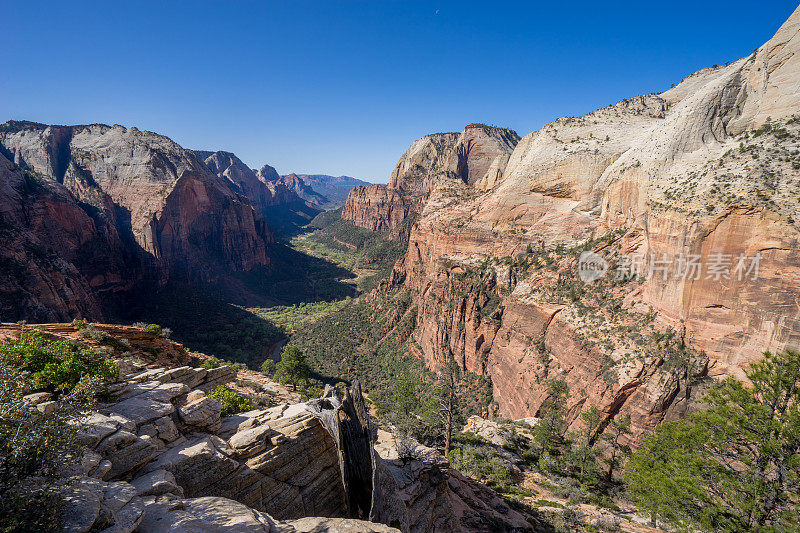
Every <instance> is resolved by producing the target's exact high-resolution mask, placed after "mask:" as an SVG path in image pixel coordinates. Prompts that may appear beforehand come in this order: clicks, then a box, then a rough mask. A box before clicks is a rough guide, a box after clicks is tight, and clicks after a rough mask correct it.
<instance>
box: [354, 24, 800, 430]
mask: <svg viewBox="0 0 800 533" xmlns="http://www.w3.org/2000/svg"><path fill="white" fill-rule="evenodd" d="M798 30H800V11H796V12H795V13H794V14H793V15H792V17H791V18H790V19H789V20H788V21H787V22H786V24H784V26H783V27H781V29H780V30H779V31H778V32H777V34H776V35H775V37H774V38H773V39H771V40H770V41H769V42H768V43H766V44H765V45H764V46H762V47H761V48H759V49H758V50H757V51H756V52H755V53H754V54H753V55H751V56H749V57H746V58H743V59H740V60H738V61H735V62H732V63H729V64H727V65H723V66H719V67H714V68H708V69H704V70H701V71H699V72H697V73H696V74H693V75H692V76H689V77H688V78H686V79H685V80H683V81H682V82H681V83H680V84H678V85H677V86H675V87H674V88H672V89H670V90H669V91H666V92H664V93H662V94H653V95H646V96H639V97H635V98H632V99H630V100H624V101H622V102H619V103H617V104H614V105H611V106H609V107H606V108H604V109H601V110H598V111H595V112H593V113H590V114H588V115H586V116H584V117H580V118H563V119H559V120H557V121H555V122H553V123H551V124H548V125H546V126H545V127H543V128H542V129H541V130H539V131H536V132H533V133H530V134H529V135H526V136H525V137H524V138H523V139H521V140H520V141H519V142H518V143H514V144H515V146H512V147H513V151H512V152H511V153H510V155H508V154H506V153H502V155H496V156H494V157H493V156H492V154H498V153H500V152H503V150H499V151H498V150H497V148H493V149H489V148H485V147H484V148H481V149H480V150H477V151H471V150H467V152H468V153H470V154H476V155H475V157H474V158H473V159H470V158H469V157H468V158H467V161H468V162H470V161H472V163H471V166H470V164H468V165H467V171H463V170H459V168H460V167H459V166H458V165H457V164H456V165H455V167H454V166H453V165H452V162H453V161H455V160H456V159H457V155H458V154H459V153H460V148H459V147H465V146H469V141H467V142H466V143H465V142H464V139H465V138H466V137H467V135H468V133H469V130H470V128H467V130H465V132H463V133H462V134H461V135H455V134H444V135H433V136H430V137H425V138H423V139H421V140H419V141H416V142H415V143H414V144H413V145H412V147H411V149H409V151H408V152H407V153H406V154H405V155H404V156H403V158H401V160H400V162H399V163H398V166H397V168H396V169H395V171H394V172H393V174H392V180H391V181H390V183H389V185H388V186H387V187H386V188H376V189H374V190H373V191H369V192H368V191H367V190H363V191H353V193H351V198H350V199H349V201H348V206H347V207H346V210H345V215H344V216H346V217H347V218H349V219H350V220H353V221H354V222H355V223H356V224H358V225H362V226H364V227H369V228H370V229H378V228H391V227H396V226H397V224H398V222H397V221H399V220H402V219H404V217H407V216H408V213H411V212H415V213H418V217H419V219H418V220H417V221H416V222H415V223H414V224H412V225H411V226H410V228H409V247H408V252H407V255H406V257H405V259H404V260H403V261H402V262H401V263H399V264H398V265H397V267H396V269H395V272H394V275H393V278H392V279H393V282H394V283H395V284H402V285H403V286H406V287H410V288H412V289H413V290H414V294H415V295H416V296H415V298H416V303H417V305H418V308H419V314H418V326H417V329H416V331H415V334H414V340H415V341H416V344H417V345H418V346H419V347H420V348H421V353H420V355H421V356H422V357H424V358H425V360H426V361H427V362H428V363H429V365H430V366H432V367H437V366H438V365H440V364H441V363H442V362H443V361H444V360H445V358H446V357H449V354H450V353H452V354H454V356H455V358H456V360H457V361H459V362H460V363H461V364H462V365H463V366H465V367H466V368H468V369H470V370H472V371H475V372H478V373H484V374H488V375H489V376H491V377H492V380H493V384H494V398H495V400H496V401H497V404H498V410H499V412H500V413H501V414H503V415H505V416H509V417H512V418H519V417H523V416H533V415H536V414H537V412H538V409H539V406H540V405H541V403H542V401H543V400H544V399H545V397H546V386H547V383H548V382H549V381H550V380H552V379H564V380H565V381H566V382H567V383H568V385H569V387H570V390H571V396H570V398H571V405H570V416H571V417H572V419H573V420H575V419H577V417H578V415H579V414H580V412H581V411H582V410H583V409H585V408H587V407H588V406H590V405H597V406H599V407H601V408H602V409H603V410H604V411H605V412H606V413H607V415H608V416H609V417H613V416H617V415H618V414H624V413H628V414H631V416H632V418H633V425H634V439H635V440H636V439H639V438H640V437H641V436H642V435H644V434H645V433H646V432H648V431H649V430H651V429H652V428H653V427H654V426H655V425H656V424H658V423H659V422H660V421H662V420H664V419H669V418H673V417H678V416H681V415H682V414H683V413H684V412H685V411H686V410H687V409H690V408H692V405H693V403H694V402H695V400H696V399H697V397H698V396H699V394H700V392H701V389H702V387H700V386H698V385H697V383H698V382H699V381H702V378H703V377H704V376H711V377H719V376H725V375H734V376H737V377H740V378H741V377H743V376H744V370H745V369H746V368H747V366H748V364H749V363H751V362H753V361H755V360H757V359H758V358H759V357H760V355H761V353H762V352H763V351H764V350H772V351H775V350H782V349H785V348H797V347H798V345H799V344H800V270H798V265H800V255H799V254H800V232H799V231H798V228H799V227H800V226H798V221H800V205H799V204H798V203H797V197H798V195H800V180H798V177H800V121H798V120H797V119H796V118H795V117H796V115H800V82H798V80H800V57H798V48H800V33H799V32H798ZM481 135H483V132H480V135H478V137H479V138H481V139H482V138H483V137H481ZM489 137H490V140H491V142H492V143H493V144H492V146H495V147H496V146H510V145H511V143H510V142H509V143H505V144H503V143H500V140H501V139H499V138H497V137H496V136H489ZM483 142H484V143H486V142H487V141H486V140H485V139H484V141H483ZM473 146H474V145H473ZM484 146H485V144H484ZM493 150H494V151H493ZM479 153H480V154H481V156H478V155H477V154H479ZM487 154H488V155H487ZM472 170H475V172H474V173H473V172H472ZM478 175H480V177H478ZM392 193H394V196H393V195H392ZM411 199H413V200H411ZM412 205H413V206H414V207H411V206H412ZM348 209H349V210H348ZM398 213H399V214H398ZM612 232H613V235H614V236H615V237H614V238H613V239H610V242H609V241H604V242H603V243H600V244H596V245H595V250H596V251H597V252H598V253H600V254H601V255H602V254H606V255H607V256H609V257H610V255H609V254H611V250H612V248H613V250H615V252H614V253H616V254H625V256H626V257H629V258H630V257H633V258H639V259H640V262H641V264H640V269H641V271H642V273H643V276H642V277H641V279H640V281H639V282H636V283H632V284H627V285H625V286H620V287H614V288H613V289H612V290H611V291H610V292H609V294H608V295H607V296H606V300H605V301H606V302H611V301H612V300H611V298H615V299H619V301H620V306H621V307H620V308H621V309H624V310H625V312H626V313H629V314H631V316H632V317H646V318H647V322H646V324H645V323H644V322H642V321H641V320H640V321H639V323H638V325H634V322H635V320H634V318H631V317H628V318H625V320H628V322H624V320H623V321H622V322H620V320H622V319H620V318H619V316H616V318H615V317H614V316H612V313H610V312H609V311H608V310H605V309H603V310H602V312H601V310H600V309H594V310H591V309H590V310H587V309H586V308H585V307H586V306H587V305H588V304H589V303H592V302H593V300H590V299H587V297H586V291H587V289H586V288H585V287H583V286H582V285H580V286H576V290H577V291H578V293H580V292H581V291H583V293H584V294H583V296H582V297H579V296H580V295H578V296H576V299H575V300H572V299H570V298H568V297H567V296H566V295H562V296H564V297H561V298H560V299H559V298H553V295H552V292H553V290H556V292H557V290H558V287H559V283H560V284H561V286H562V287H563V286H564V280H565V279H566V278H565V275H566V274H567V273H569V272H570V271H571V270H570V269H572V270H574V269H575V266H576V263H577V254H576V255H575V256H571V255H569V253H567V254H566V256H565V255H564V254H561V258H560V259H559V260H557V261H555V262H554V264H555V265H556V266H555V267H554V270H553V272H549V273H548V271H547V268H544V269H538V270H537V269H531V268H526V269H520V268H519V266H518V265H519V262H518V261H516V259H514V258H517V259H519V258H521V257H522V256H523V255H527V256H528V258H529V259H526V261H528V260H530V261H532V260H533V257H534V256H536V254H539V252H540V251H543V252H542V254H544V253H549V252H553V251H554V250H557V249H559V250H567V251H569V250H570V248H572V247H574V246H576V245H579V244H581V243H585V242H587V241H589V240H590V239H598V238H600V237H602V236H604V235H612ZM558 245H561V247H560V248H557V247H558ZM554 253H555V252H554ZM504 257H508V259H507V260H505V261H498V259H500V258H504ZM539 257H543V255H540V256H539ZM689 257H691V258H692V259H693V260H694V261H696V262H698V263H700V264H701V265H702V269H703V270H702V271H701V273H700V275H699V277H695V276H693V275H692V276H686V275H681V273H680V263H681V261H682V260H686V258H689ZM487 258H489V259H491V258H494V259H495V261H494V262H493V263H492V264H491V266H490V267H489V268H488V269H484V270H480V268H479V267H480V265H481V264H482V263H483V261H484V260H485V259H487ZM682 258H683V259H682ZM740 261H742V263H741V265H740ZM753 263H756V264H757V269H756V270H757V272H754V271H753V270H752V269H751V266H752V265H753ZM665 265H668V268H667V267H665ZM526 266H527V265H526ZM742 267H744V268H742ZM664 268H666V271H663V269H664ZM651 269H653V270H652V271H651ZM720 269H722V273H720ZM478 271H480V272H483V275H484V276H485V278H484V279H483V280H481V283H479V284H475V283H472V284H470V283H466V282H465V281H464V280H465V277H466V278H467V279H468V278H469V276H470V275H472V274H471V273H474V272H478ZM490 271H491V272H490ZM487 272H490V274H487ZM559 272H561V275H560V277H559ZM715 272H716V273H715ZM551 286H552V287H554V289H553V290H550V289H549V288H548V289H547V290H545V288H546V287H551ZM476 287H483V288H482V289H476ZM487 288H488V290H486V289H487ZM548 291H549V292H548ZM492 295H496V296H497V297H498V298H500V300H501V301H500V303H499V305H498V304H497V302H495V301H494V300H493V298H492ZM601 301H602V300H601ZM592 305H593V306H594V304H593V303H592ZM615 305H616V304H615ZM594 307H597V308H599V307H603V306H602V305H597V306H594ZM651 308H652V311H651V310H650V309H651ZM595 315H596V316H595ZM617 315H618V314H617ZM593 316H594V318H592V317H593ZM590 318H591V319H592V320H595V319H597V320H600V322H591V320H590ZM615 320H616V321H617V322H615ZM636 320H639V319H638V318H636ZM615 328H616V329H615ZM668 328H671V330H672V331H673V333H671V334H670V335H671V337H670V338H671V339H672V340H671V341H670V342H673V343H674V344H673V345H674V346H677V347H678V348H676V349H677V350H679V351H682V352H681V353H683V351H685V352H686V353H689V354H692V355H691V357H690V356H687V358H689V359H691V366H692V368H691V371H689V372H687V370H686V368H684V369H683V370H681V369H675V368H672V369H669V370H668V369H667V367H668V366H670V365H669V364H666V363H665V356H664V353H666V351H668V350H667V349H666V348H665V346H666V344H664V343H665V341H663V339H662V338H661V337H660V335H662V334H664V332H667V331H668ZM653 332H657V333H656V334H654V333H653ZM637 333H638V334H639V336H646V337H647V338H646V339H642V340H638V341H637V340H635V339H634V340H631V339H628V337H631V336H635V335H636V334H637ZM637 342H641V345H640V344H637ZM659 343H660V344H659ZM671 346H672V345H671ZM659 353H661V355H659Z"/></svg>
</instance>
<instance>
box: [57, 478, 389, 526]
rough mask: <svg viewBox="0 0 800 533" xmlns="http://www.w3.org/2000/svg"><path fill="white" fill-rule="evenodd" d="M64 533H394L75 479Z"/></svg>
mask: <svg viewBox="0 0 800 533" xmlns="http://www.w3.org/2000/svg"><path fill="white" fill-rule="evenodd" d="M64 499H65V508H64V510H63V515H64V519H65V525H64V528H63V531H64V532H65V533H67V532H69V533H85V532H88V531H101V530H102V531H113V532H115V533H133V532H134V531H140V532H147V533H161V532H164V533H166V532H171V533H174V532H183V531H187V532H188V531H192V532H198V531H202V532H208V533H212V532H219V533H222V532H226V533H228V532H234V533H235V532H240V533H251V532H263V533H312V532H320V531H329V532H333V533H338V532H341V533H344V532H348V533H390V532H393V531H394V532H396V531H398V530H397V529H395V528H391V527H388V526H384V525H383V524H375V523H372V522H366V521H361V520H352V519H347V518H324V517H306V518H302V519H298V520H287V521H279V520H275V519H274V518H272V517H271V516H270V515H268V514H267V513H264V512H261V511H257V510H255V509H253V508H251V507H248V506H246V505H244V504H242V503H239V502H237V501H234V500H230V499H227V498H221V497H210V496H207V497H203V498H188V499H184V498H182V497H178V496H176V495H175V494H172V493H171V492H170V493H167V494H163V495H162V494H151V493H149V492H148V491H144V493H143V492H142V491H140V490H139V489H138V488H137V487H136V486H134V485H131V484H129V483H126V482H124V481H118V482H113V483H109V482H103V481H99V480H97V479H92V478H87V477H82V478H76V479H74V480H73V481H72V483H71V485H70V486H69V487H68V488H67V489H66V490H65V491H64Z"/></svg>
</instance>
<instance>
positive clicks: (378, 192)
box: [342, 124, 519, 239]
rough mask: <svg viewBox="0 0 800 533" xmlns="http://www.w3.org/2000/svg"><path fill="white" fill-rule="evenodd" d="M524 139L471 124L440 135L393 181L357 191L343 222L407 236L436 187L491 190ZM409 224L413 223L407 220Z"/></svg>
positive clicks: (403, 161) (414, 152)
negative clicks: (513, 152) (464, 186)
mask: <svg viewBox="0 0 800 533" xmlns="http://www.w3.org/2000/svg"><path fill="white" fill-rule="evenodd" d="M518 141H519V135H517V133H516V132H514V131H512V130H507V129H502V128H494V127H491V126H486V125H483V124H469V125H468V126H467V127H466V128H464V131H462V132H461V134H458V133H437V134H434V135H427V136H425V137H423V138H422V139H419V140H417V141H414V143H413V144H412V145H411V147H410V148H409V149H408V150H407V151H406V153H405V154H403V156H402V157H401V158H400V161H399V162H398V163H397V166H396V167H395V168H394V170H393V171H392V174H391V175H390V177H389V183H388V184H387V185H386V186H383V185H369V186H367V187H363V186H359V187H354V188H353V189H352V190H351V191H350V194H349V195H348V198H347V202H346V203H345V205H344V208H343V210H342V218H344V219H345V220H350V221H351V222H353V224H355V225H356V226H360V227H363V228H367V229H370V230H372V231H388V232H391V233H395V234H396V236H397V237H398V238H401V239H404V238H408V234H409V231H410V229H411V222H413V219H414V218H415V217H416V216H418V215H419V214H420V212H421V211H422V206H423V204H424V202H425V200H426V199H427V198H428V196H429V195H430V193H431V191H432V190H434V189H436V188H437V187H440V186H443V187H452V186H453V182H454V181H457V182H459V183H464V184H468V185H475V184H477V183H480V184H482V185H481V186H484V187H489V185H487V184H494V183H496V182H497V181H498V180H499V179H500V177H501V176H502V172H503V168H504V167H505V164H506V162H507V161H508V158H509V156H510V155H511V152H512V150H513V149H514V146H516V144H517V142H518ZM407 221H408V222H407Z"/></svg>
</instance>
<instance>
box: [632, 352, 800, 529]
mask: <svg viewBox="0 0 800 533" xmlns="http://www.w3.org/2000/svg"><path fill="white" fill-rule="evenodd" d="M747 377H748V379H749V381H750V382H751V385H745V384H743V383H742V382H740V381H737V380H735V379H733V378H728V379H727V380H725V381H724V382H722V383H719V384H717V385H716V386H714V387H713V388H711V390H710V391H709V392H708V394H707V395H706V396H705V398H704V403H705V404H706V405H707V409H705V410H703V411H700V412H698V413H695V414H693V415H691V416H689V417H688V418H686V419H684V420H680V421H676V422H669V423H665V424H662V425H661V426H660V427H658V428H657V429H656V432H655V433H654V434H653V435H651V436H650V437H648V438H647V439H645V440H644V442H643V443H642V446H641V448H639V450H637V451H636V452H635V453H634V454H633V455H632V457H631V460H630V462H629V465H628V469H627V472H626V474H625V479H626V481H627V482H628V494H629V495H630V496H631V497H632V498H633V500H634V501H635V502H636V503H637V505H638V506H639V507H640V508H641V509H643V510H644V511H646V512H647V513H649V514H650V515H651V516H652V517H653V518H654V519H656V518H658V519H661V520H663V521H665V522H668V523H671V524H672V525H674V526H676V527H678V528H686V529H689V528H698V527H699V528H702V529H708V530H725V531H767V530H775V531H788V530H796V529H797V528H798V527H800V520H798V513H797V508H796V505H797V494H798V490H800V354H798V353H797V352H794V351H787V352H785V353H780V354H777V355H773V354H770V353H768V352H767V353H765V354H764V359H763V360H762V361H761V362H759V363H755V364H753V365H752V366H751V368H750V370H749V371H748V372H747Z"/></svg>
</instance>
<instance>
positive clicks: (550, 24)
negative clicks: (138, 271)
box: [0, 0, 797, 182]
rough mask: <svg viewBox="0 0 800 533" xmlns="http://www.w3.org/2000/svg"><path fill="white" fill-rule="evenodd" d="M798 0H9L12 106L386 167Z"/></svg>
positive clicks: (701, 63) (668, 73) (602, 91)
mask: <svg viewBox="0 0 800 533" xmlns="http://www.w3.org/2000/svg"><path fill="white" fill-rule="evenodd" d="M796 2H797V0H792V1H784V0H769V1H766V2H752V1H749V2H740V1H736V0H727V1H716V0H713V1H712V0H708V1H697V0H694V1H691V2H689V1H682V0H674V1H672V2H669V3H667V4H664V3H647V2H614V1H607V2H597V1H592V2H580V1H573V2H547V3H542V4H540V3H537V2H520V3H508V4H506V3H503V2H485V1H483V2H475V3H471V2H468V1H464V0H462V1H459V2H414V1H402V2H401V1H396V2H388V1H386V2H384V1H363V2H362V1H359V2H355V1H354V2H314V1H288V0H287V1H285V2H244V1H232V2H144V1H134V2H114V1H112V2H108V1H106V2H96V3H86V2H79V1H69V2H64V1H59V2H49V3H42V2H35V1H31V0H27V1H22V0H17V1H9V2H4V3H3V9H2V13H3V15H2V20H1V21H0V30H1V31H2V35H3V38H2V40H3V44H2V47H0V71H1V72H2V75H1V76H0V121H5V120H7V119H11V118H14V119H27V120H34V121H38V122H46V123H56V124H81V123H84V124H85V123H93V122H104V123H109V124H114V123H118V124H123V125H125V126H137V127H138V128H140V129H147V130H152V131H156V132H158V133H162V134H164V135H167V136H169V137H171V138H172V139H174V140H175V141H177V142H178V143H180V144H181V145H182V146H185V147H187V148H198V149H207V150H213V149H222V150H229V151H232V152H235V153H236V154H237V155H238V156H239V157H241V158H242V159H243V160H244V161H245V162H246V163H248V164H249V165H251V166H253V167H257V166H260V165H261V164H263V163H269V164H271V165H273V166H275V167H276V168H277V169H278V171H279V172H281V173H288V172H293V171H294V172H299V173H328V174H337V175H338V174H347V175H351V176H355V177H358V178H362V179H366V180H368V181H374V182H385V181H386V179H387V176H388V174H389V172H390V171H391V169H392V167H393V166H394V164H395V162H396V161H397V159H398V158H399V157H400V155H401V154H402V153H403V152H404V151H405V149H406V148H407V147H408V145H409V144H410V143H411V142H412V141H413V140H414V139H416V138H418V137H421V136H422V135H425V134H427V133H433V132H437V131H458V130H461V129H462V128H463V127H464V125H466V124H467V123H469V122H485V123H489V124H495V125H500V126H506V127H510V128H514V129H516V130H517V132H519V133H520V135H525V134H527V133H529V132H531V131H533V130H536V129H538V128H539V127H541V126H542V125H543V124H545V123H547V122H549V121H551V120H554V119H556V118H558V117H560V116H566V115H582V114H585V113H587V112H589V111H592V110H594V109H597V108H599V107H603V106H605V105H608V104H611V103H613V102H616V101H618V100H621V99H623V98H627V97H631V96H635V95H637V94H641V93H650V92H660V91H662V90H665V89H667V88H669V86H670V85H671V84H672V83H677V82H678V81H680V80H681V79H682V78H683V77H685V76H687V75H688V74H690V73H692V72H694V71H696V70H698V69H700V68H703V67H706V66H710V65H712V64H714V63H724V62H726V61H730V60H735V59H738V58H739V57H742V56H744V55H748V54H750V53H751V52H752V51H753V49H754V48H756V47H757V46H760V45H761V44H762V43H763V42H765V41H766V40H767V39H769V38H770V37H771V36H772V35H773V34H774V32H775V30H777V28H778V27H779V26H780V24H782V23H783V22H784V21H785V19H786V18H788V16H789V15H790V14H791V13H792V11H793V10H794V9H795V8H796V7H797V3H796Z"/></svg>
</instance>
